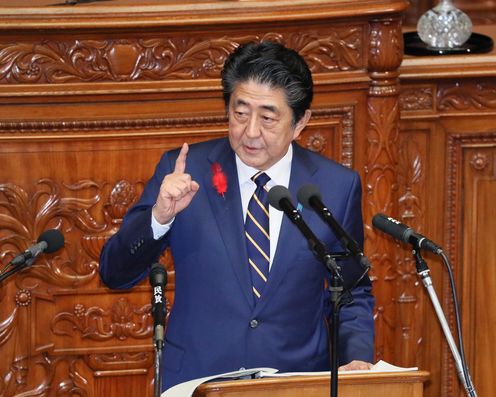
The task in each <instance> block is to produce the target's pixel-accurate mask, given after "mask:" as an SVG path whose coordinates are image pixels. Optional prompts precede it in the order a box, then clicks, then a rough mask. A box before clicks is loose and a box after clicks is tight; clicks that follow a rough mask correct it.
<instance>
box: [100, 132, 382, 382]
mask: <svg viewBox="0 0 496 397" xmlns="http://www.w3.org/2000/svg"><path fill="white" fill-rule="evenodd" d="M293 148H294V154H293V161H292V167H291V177H290V183H289V190H290V191H291V193H292V195H293V197H296V192H297V191H298V188H299V187H301V186H302V185H303V184H306V183H313V184H316V185H318V186H319V188H320V191H321V194H322V198H323V201H324V203H326V204H327V206H328V207H329V209H330V210H331V212H332V213H333V215H334V217H335V218H336V219H337V221H338V222H340V224H341V225H342V226H343V228H344V229H345V230H347V231H348V233H350V234H351V235H352V236H354V238H355V239H356V240H357V241H358V242H359V243H360V244H362V243H363V223H362V215H361V186H360V179H359V176H358V174H357V173H356V172H354V171H352V170H350V169H348V168H346V167H343V166H341V165H339V164H337V163H335V162H333V161H331V160H329V159H326V158H324V157H322V156H320V155H317V154H315V153H312V152H310V151H308V150H305V149H302V148H301V147H299V146H298V145H296V144H293ZM177 155H178V150H175V151H172V152H167V153H165V154H164V155H163V156H162V158H161V160H160V162H159V164H158V165H157V168H156V171H155V174H154V175H153V177H152V178H151V180H150V181H149V182H148V184H147V185H146V187H145V190H144V192H143V195H142V197H141V199H140V201H139V202H138V203H137V205H136V206H134V207H133V208H132V209H131V210H130V211H129V212H128V214H127V215H126V217H125V218H124V221H123V223H122V226H121V228H120V230H119V232H118V233H116V234H115V235H114V236H113V237H112V238H111V239H110V240H109V241H108V242H107V244H106V245H105V247H104V249H103V251H102V254H101V261H100V273H101V277H102V279H103V281H104V282H105V284H106V285H108V286H109V287H111V288H130V287H132V286H133V285H135V284H137V283H138V282H140V281H141V280H142V279H143V278H144V277H146V276H147V274H148V272H149V268H150V266H151V264H152V263H153V262H156V261H157V259H158V257H159V255H160V254H161V253H162V252H163V251H164V249H165V248H166V247H167V246H169V247H170V248H171V252H172V255H173V258H174V268H175V296H174V305H173V307H172V310H171V313H170V317H169V322H168V325H167V330H166V341H165V346H164V351H163V357H164V363H163V385H164V388H165V389H167V388H169V387H171V386H173V385H175V384H177V383H180V382H183V381H186V380H190V379H193V378H197V377H202V376H207V375H212V374H215V373H222V372H229V371H234V370H238V369H240V368H250V367H261V366H263V367H273V368H276V369H279V370H280V371H321V370H328V369H329V347H328V325H327V321H326V317H328V315H329V313H330V309H329V303H328V293H327V291H326V290H325V288H324V280H325V279H326V278H328V276H329V275H328V272H327V270H326V269H325V267H324V265H323V264H322V263H321V262H320V261H319V260H318V259H317V258H316V257H315V256H314V255H313V254H312V253H311V251H310V250H309V248H308V245H307V242H306V240H305V239H304V238H303V235H302V234H301V233H300V231H299V230H298V229H297V228H296V226H295V225H294V224H292V223H291V221H290V220H289V219H288V218H287V217H284V219H283V222H282V225H281V231H280V236H279V241H278V242H277V250H276V253H275V256H274V259H273V262H272V267H271V271H270V275H269V278H268V282H267V285H266V287H265V289H264V291H263V293H262V297H261V298H260V300H259V301H258V302H257V303H256V304H255V302H254V298H253V294H252V290H251V279H250V272H249V267H248V259H247V253H246V243H245V237H244V220H243V212H242V208H241V198H240V193H239V186H238V176H237V171H236V164H235V155H234V152H233V151H232V149H231V147H230V145H229V141H228V139H226V138H222V139H217V140H212V141H208V142H203V143H199V144H194V145H191V146H190V149H189V153H188V158H187V164H186V172H187V173H189V174H190V175H191V176H192V178H193V179H194V180H196V181H197V182H198V183H199V184H200V190H199V191H198V193H197V194H196V196H195V197H194V199H193V201H192V202H191V204H190V205H189V206H188V207H187V208H186V209H185V210H183V211H182V212H180V213H179V214H177V216H176V218H175V220H174V222H173V224H172V227H171V230H170V231H169V232H168V233H167V234H166V235H165V236H164V237H162V238H161V239H159V240H154V238H153V234H152V229H151V208H152V206H153V204H154V203H155V201H156V197H157V195H158V192H159V188H160V185H161V182H162V179H163V178H164V176H165V175H166V174H168V173H170V172H172V171H173V169H174V164H175V159H176V157H177ZM214 162H218V163H219V164H220V165H221V167H222V169H223V170H224V172H225V174H226V175H227V180H228V189H227V193H226V194H225V197H221V196H220V195H219V194H218V193H217V192H216V191H215V189H214V188H213V186H212V182H211V165H212V163H214ZM302 215H303V218H304V219H305V221H306V222H307V223H308V224H309V226H310V228H311V229H312V230H313V231H314V232H315V234H316V235H317V237H318V238H319V239H321V240H322V241H323V242H324V243H325V244H326V246H327V248H328V249H329V251H330V252H341V251H343V248H342V247H341V246H340V244H339V242H338V241H337V240H336V238H335V236H334V235H333V233H332V232H331V231H330V229H329V228H328V226H327V225H326V224H325V223H324V222H323V221H322V220H321V219H320V218H319V217H318V216H317V215H316V214H315V213H313V211H310V210H306V209H305V210H303V212H302ZM342 268H343V269H342V273H343V278H344V279H345V282H346V286H347V287H350V286H351V285H353V283H354V281H355V280H356V279H358V277H359V275H360V274H361V273H362V269H361V268H360V267H359V266H358V265H357V264H356V263H354V262H352V261H348V262H346V263H343V264H342ZM370 289H371V287H370V280H369V279H368V277H365V279H364V280H363V281H362V282H361V283H360V285H359V286H357V287H356V288H354V289H353V297H354V302H353V303H352V304H350V305H347V306H345V307H343V308H342V309H341V311H340V315H341V321H340V348H339V354H340V363H346V362H349V361H351V360H353V359H361V360H366V361H372V360H373V349H374V347H373V342H374V325H373V318H372V309H373V305H374V299H373V297H372V295H371V293H370Z"/></svg>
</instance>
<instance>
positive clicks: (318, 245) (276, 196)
mask: <svg viewBox="0 0 496 397" xmlns="http://www.w3.org/2000/svg"><path fill="white" fill-rule="evenodd" d="M269 204H270V205H271V206H272V207H274V208H275V209H277V210H279V211H283V212H284V213H285V214H286V215H287V216H288V218H289V219H290V220H291V222H293V223H294V224H295V225H296V226H297V227H298V229H299V230H300V232H301V233H302V234H303V236H305V238H306V239H307V241H308V245H309V247H310V250H311V251H312V252H313V253H314V254H315V255H317V256H318V257H319V258H320V259H321V260H322V261H324V263H326V265H327V266H328V265H329V263H328V262H330V261H329V260H330V259H332V258H331V256H330V255H329V254H328V253H327V250H326V248H325V246H324V244H323V243H322V242H321V241H320V240H319V239H318V238H317V236H315V234H314V233H313V232H312V230H311V229H310V228H309V227H308V225H307V224H306V223H305V221H304V220H303V218H302V216H301V214H300V213H299V212H298V210H297V209H296V208H295V207H294V205H293V203H292V202H291V193H290V192H289V190H288V189H287V188H285V187H284V186H281V185H277V186H274V187H273V188H271V189H270V190H269ZM331 266H332V265H331ZM333 268H334V266H333Z"/></svg>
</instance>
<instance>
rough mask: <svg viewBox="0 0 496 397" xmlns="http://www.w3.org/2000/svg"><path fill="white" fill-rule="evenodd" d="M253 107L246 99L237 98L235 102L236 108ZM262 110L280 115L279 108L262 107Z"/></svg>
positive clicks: (272, 106) (271, 106)
mask: <svg viewBox="0 0 496 397" xmlns="http://www.w3.org/2000/svg"><path fill="white" fill-rule="evenodd" d="M240 105H241V106H251V105H250V103H248V102H246V101H245V100H244V99H241V98H236V100H235V101H234V106H240ZM259 108H260V109H262V110H268V111H269V112H272V113H279V109H278V107H277V106H274V105H260V106H259Z"/></svg>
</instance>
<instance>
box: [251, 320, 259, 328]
mask: <svg viewBox="0 0 496 397" xmlns="http://www.w3.org/2000/svg"><path fill="white" fill-rule="evenodd" d="M257 327H258V320H255V319H253V320H251V321H250V328H257Z"/></svg>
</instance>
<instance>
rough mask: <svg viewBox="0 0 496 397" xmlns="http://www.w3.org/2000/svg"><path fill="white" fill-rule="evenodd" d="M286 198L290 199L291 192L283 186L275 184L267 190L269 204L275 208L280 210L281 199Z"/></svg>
mask: <svg viewBox="0 0 496 397" xmlns="http://www.w3.org/2000/svg"><path fill="white" fill-rule="evenodd" d="M282 199H288V200H289V201H291V193H290V191H289V190H288V189H287V188H285V187H284V186H281V185H277V186H274V187H272V188H271V189H270V190H269V204H270V205H271V206H272V207H274V208H275V209H276V210H279V211H282V210H283V209H282V207H281V200H282Z"/></svg>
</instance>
